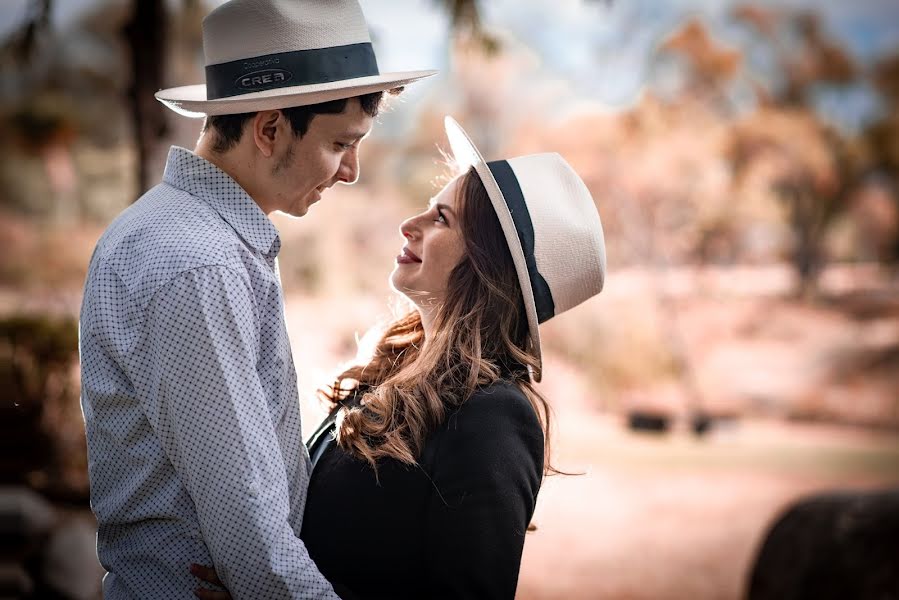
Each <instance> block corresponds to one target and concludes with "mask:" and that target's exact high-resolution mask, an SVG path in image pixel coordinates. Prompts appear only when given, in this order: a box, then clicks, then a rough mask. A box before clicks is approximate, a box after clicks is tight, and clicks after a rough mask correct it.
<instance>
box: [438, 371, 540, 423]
mask: <svg viewBox="0 0 899 600" xmlns="http://www.w3.org/2000/svg"><path fill="white" fill-rule="evenodd" d="M510 427H512V428H525V429H537V430H539V429H540V421H539V419H538V418H537V413H536V412H535V410H534V407H533V406H532V405H531V402H530V400H528V397H527V396H526V395H525V393H524V391H523V390H522V389H521V387H519V386H518V385H517V384H515V383H513V382H510V381H505V380H501V381H497V382H495V383H492V384H491V385H488V386H485V387H482V388H479V389H477V390H475V392H474V393H473V394H472V395H471V396H469V397H468V399H467V400H465V402H463V403H462V405H461V406H459V407H458V408H457V409H455V410H454V411H452V412H451V413H450V414H449V415H448V416H447V429H449V430H451V431H452V430H460V429H463V430H464V429H471V428H475V429H478V430H490V431H493V432H500V431H503V430H506V429H508V428H510Z"/></svg>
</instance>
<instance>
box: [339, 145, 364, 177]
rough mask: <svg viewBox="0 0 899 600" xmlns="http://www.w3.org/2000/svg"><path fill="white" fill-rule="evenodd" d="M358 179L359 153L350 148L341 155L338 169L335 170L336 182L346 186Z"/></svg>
mask: <svg viewBox="0 0 899 600" xmlns="http://www.w3.org/2000/svg"><path fill="white" fill-rule="evenodd" d="M358 179H359V151H358V149H356V148H350V149H349V150H347V151H346V152H345V153H344V154H343V160H341V161H340V168H339V169H338V170H337V180H338V181H340V182H341V183H345V184H347V185H352V184H354V183H356V181H357V180H358Z"/></svg>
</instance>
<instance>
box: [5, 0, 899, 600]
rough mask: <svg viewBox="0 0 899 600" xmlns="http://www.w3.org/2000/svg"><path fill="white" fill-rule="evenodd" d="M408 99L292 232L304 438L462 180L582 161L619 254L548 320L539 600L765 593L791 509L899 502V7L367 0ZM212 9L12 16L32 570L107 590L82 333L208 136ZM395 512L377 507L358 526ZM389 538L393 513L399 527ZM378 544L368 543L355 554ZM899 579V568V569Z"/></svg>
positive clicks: (16, 395) (828, 2)
mask: <svg viewBox="0 0 899 600" xmlns="http://www.w3.org/2000/svg"><path fill="white" fill-rule="evenodd" d="M361 3H362V6H363V9H364V10H365V13H366V16H367V18H368V20H369V23H370V27H371V31H372V37H373V41H374V44H375V47H376V51H377V54H378V58H379V63H380V66H381V68H382V70H385V71H387V70H402V69H414V68H438V69H439V70H440V74H439V75H437V76H436V77H434V78H431V79H429V80H427V81H425V82H422V83H418V84H415V85H413V86H411V87H409V88H408V89H407V90H406V91H405V92H404V93H403V94H402V95H401V96H400V97H398V98H397V99H395V100H393V101H392V103H391V106H390V109H389V110H388V111H387V112H385V113H384V114H382V115H381V116H380V117H379V118H378V121H377V124H376V126H375V130H374V132H373V134H372V135H371V137H370V139H368V140H367V141H366V142H365V143H364V145H363V148H362V155H361V159H362V175H361V178H360V181H359V183H358V184H357V185H355V186H352V187H342V186H341V187H340V188H339V189H333V190H332V191H330V192H329V194H328V195H327V196H326V199H325V201H324V202H321V203H319V204H318V205H316V206H315V207H314V208H313V209H312V210H311V212H310V214H309V215H308V216H306V217H304V218H302V219H295V220H292V219H288V218H286V217H281V216H276V217H275V218H274V221H275V223H276V225H277V226H278V228H279V230H280V232H281V237H282V240H283V250H282V252H281V258H280V261H281V273H282V277H283V282H284V293H285V299H286V310H287V320H288V328H289V331H290V334H291V338H292V340H293V345H294V357H295V359H296V367H297V371H298V375H299V380H300V385H301V403H302V408H303V414H304V428H305V430H306V432H307V433H308V432H309V431H311V429H312V428H314V426H315V425H316V424H317V421H318V419H319V418H320V417H321V414H322V413H321V409H320V407H318V406H317V405H316V403H315V401H314V399H313V391H314V389H315V387H316V386H318V385H320V384H322V383H324V382H326V381H328V377H329V374H331V373H333V372H334V371H335V369H336V368H338V367H339V366H340V364H342V363H343V362H345V361H347V360H350V359H352V357H353V356H354V354H355V352H356V344H357V339H358V338H359V336H361V335H362V334H364V332H365V331H366V330H367V329H368V328H369V327H370V326H371V325H373V324H374V323H376V322H378V321H379V320H384V319H386V318H389V316H390V314H391V312H390V310H391V309H390V307H391V304H393V303H394V302H395V301H394V300H393V299H392V296H391V293H390V290H389V288H388V286H387V275H388V274H389V272H390V270H391V268H392V262H393V257H394V256H395V255H396V254H397V252H398V250H399V248H400V247H401V245H402V240H401V238H400V236H399V234H398V233H397V227H398V225H399V223H400V222H401V221H402V219H403V218H405V217H406V216H408V215H409V214H412V213H413V212H415V211H417V210H418V209H420V208H422V207H423V206H424V205H425V204H426V203H427V201H428V199H429V198H430V196H431V195H433V194H434V192H435V190H436V189H437V188H436V186H437V185H439V182H440V180H441V177H442V176H443V175H444V174H445V169H444V165H443V162H442V158H441V154H440V150H441V149H442V148H443V149H445V148H446V141H445V139H444V136H443V132H442V119H443V115H445V114H452V115H454V116H455V117H456V118H457V119H458V120H459V121H460V122H461V123H462V124H463V125H464V126H465V127H466V128H467V130H468V131H469V132H470V133H471V134H472V136H473V137H474V138H475V140H476V141H477V142H478V144H479V146H480V147H481V149H482V150H483V152H484V153H485V155H486V156H487V157H488V158H499V157H509V156H514V155H519V154H526V153H532V152H543V151H555V152H559V153H561V154H562V155H563V156H564V157H565V158H566V159H567V160H568V161H569V162H570V163H571V164H572V165H573V166H574V167H575V169H576V170H577V171H578V172H579V173H580V174H581V176H582V177H583V178H584V180H585V181H586V182H587V185H588V186H589V188H590V190H591V192H592V193H593V196H594V199H595V201H596V204H597V206H598V208H599V211H600V214H601V216H602V220H603V224H604V228H605V235H606V242H607V246H608V265H609V272H608V276H607V283H606V289H605V290H604V291H603V293H602V294H601V296H599V297H598V298H595V299H592V300H590V301H588V302H587V303H585V304H583V305H581V306H579V307H577V308H576V309H574V310H572V311H570V312H569V313H566V314H564V315H562V316H560V317H559V318H557V319H555V320H553V321H551V322H550V323H548V324H547V325H545V328H544V330H543V331H544V333H543V335H544V344H545V355H546V376H545V382H544V383H543V384H541V390H542V391H543V393H544V394H545V395H546V396H547V397H548V398H549V399H550V400H551V402H552V404H553V406H554V407H555V413H556V421H555V431H554V435H555V438H554V439H555V448H556V452H557V454H556V457H555V462H556V464H557V466H559V467H560V468H562V469H563V470H566V471H570V472H573V473H580V474H579V475H572V476H556V477H551V478H549V479H548V480H547V481H546V482H545V484H544V487H543V490H542V491H541V495H540V499H539V503H538V508H537V514H536V517H535V522H536V524H537V531H535V532H532V533H529V534H528V537H527V541H526V545H525V553H524V559H523V565H522V571H521V578H520V584H519V594H518V596H519V597H520V598H524V599H537V598H585V599H587V598H632V599H643V598H646V599H649V598H653V599H659V598H691V599H706V598H708V599H712V598H725V599H727V598H740V597H744V596H745V594H746V591H747V589H748V581H749V576H750V573H751V569H752V567H753V564H754V561H755V558H756V556H757V554H758V551H759V547H760V544H761V543H762V540H763V539H764V536H765V535H766V532H767V531H768V529H769V527H770V526H771V524H772V522H773V521H774V519H776V518H777V516H778V515H779V514H781V512H782V511H783V510H784V508H785V507H786V506H788V505H789V504H790V503H791V502H794V501H796V500H797V499H799V498H803V497H806V496H807V495H809V494H813V493H821V492H829V491H835V490H856V491H864V490H881V489H885V488H890V487H893V488H895V487H896V486H897V485H899V294H897V291H899V272H897V261H899V110H897V105H899V4H896V3H895V2H894V1H892V0H855V1H853V2H840V1H837V0H817V1H814V0H782V1H776V2H775V1H773V0H771V1H769V0H765V1H762V0H759V1H755V2H743V1H734V0H666V1H657V0H554V1H544V0H490V1H487V0H483V1H480V2H475V1H473V0H467V1H466V0H443V1H440V0H362V1H361ZM215 4H216V2H212V1H201V0H139V1H138V0H4V1H3V2H2V3H0V243H2V255H0V327H2V331H3V336H2V339H0V358H2V374H3V381H2V390H0V419H2V421H0V422H2V425H0V428H2V431H0V434H2V439H0V449H2V451H0V471H2V477H3V480H2V485H3V487H2V488H0V513H2V515H3V517H4V519H3V521H2V522H3V523H4V534H8V535H6V540H8V541H9V543H5V544H4V548H3V550H2V565H0V575H2V577H0V583H2V585H3V586H5V588H6V589H8V590H13V591H11V592H9V593H10V594H11V595H12V596H13V597H15V595H18V596H22V597H29V595H30V596H31V597H60V598H94V597H97V596H98V582H99V577H100V575H101V574H102V570H101V569H100V567H99V565H98V564H97V563H96V554H95V551H94V546H93V545H94V535H95V522H94V521H93V518H92V516H91V514H90V512H89V508H88V486H87V479H86V457H85V443H84V434H83V425H82V420H81V412H80V407H79V403H78V355H77V314H78V309H79V305H80V299H81V286H82V284H83V279H84V275H85V272H86V267H87V264H88V261H89V259H90V256H91V252H92V250H93V245H94V243H95V242H96V240H97V238H98V237H99V235H100V234H101V232H102V230H103V229H104V227H105V226H106V225H107V224H108V223H109V222H110V221H111V220H112V218H114V217H115V215H116V214H118V212H120V211H121V210H122V209H124V208H125V207H127V206H128V205H129V204H130V203H131V202H133V201H134V200H135V199H136V198H138V197H139V196H140V194H141V193H142V192H143V191H144V190H145V189H147V188H148V187H150V186H152V185H154V184H155V183H156V182H157V181H158V180H159V178H160V176H161V172H162V167H163V165H164V161H165V156H166V153H167V150H168V148H169V146H170V145H172V144H177V145H181V146H185V147H188V148H193V145H194V143H195V141H196V139H197V137H198V135H199V129H200V124H201V123H200V121H197V120H191V119H186V118H183V117H179V116H177V115H175V114H174V113H170V112H167V111H166V110H165V109H164V108H163V107H162V106H161V105H159V104H158V103H157V102H156V101H155V100H154V99H153V97H152V94H153V92H154V91H156V90H158V89H160V88H163V87H170V86H174V85H182V84H189V83H197V82H200V81H202V67H203V56H202V45H201V29H200V23H201V19H202V16H203V15H204V14H205V13H206V12H207V11H208V10H209V9H210V8H211V7H212V6H214V5H215ZM360 510H365V507H360ZM372 517H373V518H376V515H373V516H372ZM348 552H350V553H351V552H352V549H348ZM897 568H899V567H897Z"/></svg>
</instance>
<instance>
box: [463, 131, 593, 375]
mask: <svg viewBox="0 0 899 600" xmlns="http://www.w3.org/2000/svg"><path fill="white" fill-rule="evenodd" d="M445 126H446V134H447V137H448V138H449V142H450V148H451V150H452V153H453V158H454V159H455V161H456V162H457V163H458V164H459V165H460V166H462V167H469V166H473V167H474V168H475V171H476V172H477V174H478V176H479V177H480V179H481V181H482V182H483V184H484V187H485V188H486V189H487V195H488V196H489V197H490V201H491V203H492V204H493V210H495V211H496V215H497V217H499V222H500V225H501V226H502V229H503V234H505V237H506V242H507V243H508V245H509V251H510V252H511V254H512V261H513V262H514V263H515V270H516V271H517V273H518V282H519V284H520V285H521V291H522V294H523V296H524V307H525V312H526V313H527V318H528V327H529V330H530V337H531V342H532V344H533V350H534V352H535V353H536V355H537V364H538V367H537V368H536V369H535V370H534V372H533V373H532V374H531V375H532V377H533V378H534V380H535V381H540V378H541V375H542V373H541V371H542V355H541V352H540V333H539V331H538V330H537V327H538V325H539V324H540V323H543V322H545V321H547V320H548V319H551V318H552V317H554V316H556V315H558V314H560V313H563V312H565V311H566V310H568V309H569V308H572V307H574V306H577V305H578V304H580V303H581V302H583V301H584V300H586V299H588V298H590V297H591V296H595V295H596V294H598V293H599V292H600V291H601V290H602V286H603V283H604V281H605V274H606V246H605V239H604V237H603V232H602V223H601V222H600V219H599V213H598V212H597V210H596V204H595V203H594V202H593V198H592V196H591V195H590V192H589V191H588V190H587V186H586V185H584V182H583V181H582V180H581V178H580V177H578V174H577V173H575V172H574V169H572V168H571V166H570V165H569V164H568V163H567V162H565V159H563V158H562V157H561V156H559V155H558V154H556V153H554V152H553V153H547V154H531V155H528V156H519V157H517V158H510V159H508V160H496V161H491V162H487V161H485V160H484V158H483V157H482V156H481V153H480V152H478V149H477V147H475V145H474V143H473V142H472V141H471V139H470V138H469V137H468V135H467V134H466V133H465V131H464V130H463V129H462V127H461V126H460V125H459V124H458V123H457V122H456V121H455V120H453V118H452V117H446V122H445Z"/></svg>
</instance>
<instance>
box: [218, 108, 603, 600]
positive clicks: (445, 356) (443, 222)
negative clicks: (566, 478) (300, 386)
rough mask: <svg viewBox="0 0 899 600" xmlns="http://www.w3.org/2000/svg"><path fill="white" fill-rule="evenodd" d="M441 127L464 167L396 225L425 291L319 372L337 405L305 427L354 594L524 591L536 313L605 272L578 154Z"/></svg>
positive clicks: (568, 300)
mask: <svg viewBox="0 0 899 600" xmlns="http://www.w3.org/2000/svg"><path fill="white" fill-rule="evenodd" d="M446 128H447V134H448V136H449V139H450V144H451V147H452V151H453V154H454V157H455V159H456V162H457V163H459V164H461V165H463V166H466V167H468V169H467V171H465V172H464V173H463V174H462V175H461V176H459V177H457V178H456V179H454V180H453V181H452V182H451V183H450V184H448V185H447V186H446V187H445V188H444V189H443V190H442V191H441V192H440V193H439V194H438V195H437V196H436V197H435V198H434V199H433V201H432V203H431V205H430V207H429V208H428V210H427V211H425V212H424V213H422V214H420V215H417V216H415V217H412V218H411V219H408V220H407V221H405V222H404V223H403V224H402V225H401V227H400V232H401V234H402V235H403V237H404V238H405V240H406V244H405V246H404V247H403V249H402V252H401V254H400V255H399V256H398V257H397V259H396V267H395V269H394V271H393V273H392V275H391V283H392V286H393V288H394V289H395V290H396V291H398V292H400V293H401V294H403V295H404V296H406V298H408V299H409V300H410V301H411V303H412V305H413V306H414V309H413V310H411V311H410V312H409V313H408V314H407V315H405V316H404V317H402V318H400V319H398V320H396V321H395V322H393V323H392V324H391V325H390V326H389V327H388V328H387V330H386V332H385V333H384V334H383V336H382V337H381V339H380V341H379V343H378V345H377V347H376V349H375V352H374V354H373V357H372V358H371V359H370V360H369V361H368V362H367V363H366V364H363V365H358V366H354V367H352V368H350V369H348V370H346V371H345V372H344V373H342V374H341V375H340V376H339V377H338V378H337V381H336V382H335V384H334V385H332V386H330V387H328V388H326V389H324V390H320V394H321V395H322V396H323V397H324V399H325V400H326V401H328V402H329V403H330V404H331V406H332V407H333V410H332V411H331V414H330V416H329V418H328V419H327V420H326V421H325V423H323V425H322V426H321V427H320V428H319V430H318V431H317V432H316V433H315V434H314V435H313V437H312V438H311V439H310V454H311V456H312V458H313V461H314V462H315V470H314V471H313V474H312V480H311V482H310V485H309V493H308V499H307V504H306V511H305V514H304V519H303V523H304V524H303V530H302V533H301V537H302V539H303V540H304V542H305V544H306V547H307V549H308V550H309V553H310V555H311V556H312V558H313V559H314V560H315V562H316V564H317V565H318V567H319V569H320V570H321V571H322V573H323V574H324V575H325V576H326V577H327V578H328V579H329V580H330V581H332V582H333V583H334V587H335V590H336V591H337V593H338V594H339V595H341V597H345V598H356V597H358V598H513V597H514V595H515V588H516V585H517V581H518V571H519V566H520V562H521V553H522V549H523V546H524V536H525V532H526V530H527V529H528V524H529V523H530V520H531V517H532V516H533V512H534V506H535V502H536V498H537V492H538V490H539V488H540V483H541V480H542V478H543V475H544V474H545V473H547V472H549V471H552V467H551V466H550V465H549V462H548V460H546V458H545V457H547V456H548V454H549V453H548V449H549V435H548V434H549V409H548V406H547V404H546V401H545V400H544V399H543V398H542V397H541V396H540V394H539V393H538V392H537V391H536V390H535V389H534V387H533V385H532V381H539V380H540V376H541V366H542V365H541V354H540V337H539V333H538V330H537V326H538V323H541V322H543V321H545V320H547V319H549V318H551V317H552V316H554V315H556V314H559V313H561V312H563V311H565V310H567V309H569V308H571V307H572V306H575V305H576V304H579V303H580V302H582V301H584V300H586V299H587V298H589V297H590V296H593V295H594V294H597V293H598V292H599V291H600V290H601V288H602V285H603V280H604V274H605V247H604V242H603V234H602V226H601V224H600V220H599V216H598V214H597V212H596V207H595V205H594V203H593V200H592V198H591V197H590V194H589V192H588V191H587V188H586V187H585V186H584V184H583V182H582V181H581V180H580V178H578V176H577V175H576V174H575V173H574V171H573V170H572V169H571V167H569V166H568V164H567V163H565V161H564V160H563V159H562V158H561V157H560V156H559V155H557V154H540V155H532V156H524V157H519V158H514V159H510V160H509V161H495V162H491V163H486V162H485V161H484V160H483V158H481V156H480V154H479V153H478V151H477V149H476V148H475V146H474V145H473V144H472V143H471V141H470V140H469V139H468V136H467V135H466V134H465V132H464V131H463V130H462V129H461V127H460V126H459V125H458V124H457V123H456V122H455V121H453V120H452V119H450V118H447V122H446ZM544 449H546V452H544ZM210 575H211V574H210ZM209 580H210V581H214V578H210V579H209ZM214 594H215V593H214V592H211V593H208V594H206V595H201V597H209V598H215V597H220V596H216V595H214Z"/></svg>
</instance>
